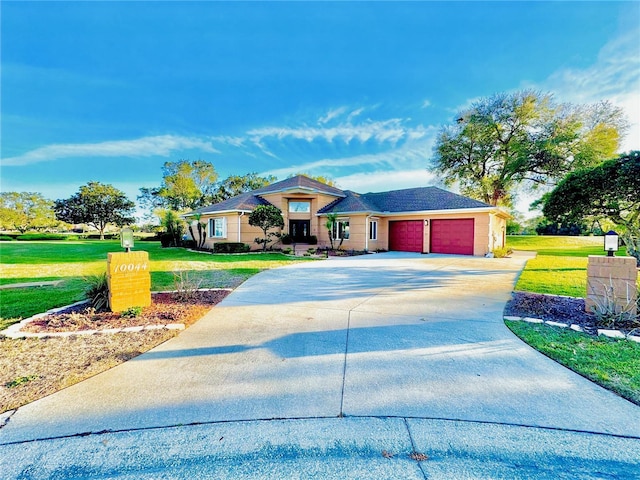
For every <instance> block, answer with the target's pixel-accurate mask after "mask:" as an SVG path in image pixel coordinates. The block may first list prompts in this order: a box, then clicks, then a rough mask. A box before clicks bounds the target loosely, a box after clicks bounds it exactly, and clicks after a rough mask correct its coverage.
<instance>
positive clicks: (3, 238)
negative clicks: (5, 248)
mask: <svg viewBox="0 0 640 480" xmlns="http://www.w3.org/2000/svg"><path fill="white" fill-rule="evenodd" d="M14 240H15V238H13V237H10V236H9V235H0V242H12V241H14Z"/></svg>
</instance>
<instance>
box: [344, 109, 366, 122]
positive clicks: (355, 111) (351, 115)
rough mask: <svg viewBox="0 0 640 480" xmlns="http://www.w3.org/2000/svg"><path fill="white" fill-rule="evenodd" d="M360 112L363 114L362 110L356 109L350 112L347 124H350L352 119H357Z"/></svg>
mask: <svg viewBox="0 0 640 480" xmlns="http://www.w3.org/2000/svg"><path fill="white" fill-rule="evenodd" d="M362 112H364V108H358V109H356V110H354V111H353V112H351V113H350V114H349V115H348V116H347V123H351V122H352V121H353V119H354V118H356V117H358V116H359V115H360V114H362Z"/></svg>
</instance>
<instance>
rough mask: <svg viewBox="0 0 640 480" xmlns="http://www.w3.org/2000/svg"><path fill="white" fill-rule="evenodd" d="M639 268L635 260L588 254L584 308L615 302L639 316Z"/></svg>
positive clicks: (591, 309) (590, 310)
mask: <svg viewBox="0 0 640 480" xmlns="http://www.w3.org/2000/svg"><path fill="white" fill-rule="evenodd" d="M637 281H638V268H637V267H636V259H635V258H633V257H603V256H598V255H589V264H588V267H587V298H586V302H585V308H586V310H587V312H589V313H591V312H593V307H595V306H596V305H598V304H600V305H602V304H603V303H604V302H606V301H614V302H615V304H616V305H619V306H620V308H622V307H628V308H629V310H630V311H629V313H630V314H631V315H632V316H633V315H637V304H636V298H637V294H638V287H637Z"/></svg>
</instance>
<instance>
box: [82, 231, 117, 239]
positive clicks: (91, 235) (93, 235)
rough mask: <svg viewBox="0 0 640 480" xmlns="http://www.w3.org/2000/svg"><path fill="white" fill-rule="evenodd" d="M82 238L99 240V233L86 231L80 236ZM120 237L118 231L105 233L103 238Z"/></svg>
mask: <svg viewBox="0 0 640 480" xmlns="http://www.w3.org/2000/svg"><path fill="white" fill-rule="evenodd" d="M82 238H86V239H87V240H100V234H99V233H88V234H85V235H83V236H82ZM119 238H120V234H119V233H105V234H104V239H105V240H117V239H119Z"/></svg>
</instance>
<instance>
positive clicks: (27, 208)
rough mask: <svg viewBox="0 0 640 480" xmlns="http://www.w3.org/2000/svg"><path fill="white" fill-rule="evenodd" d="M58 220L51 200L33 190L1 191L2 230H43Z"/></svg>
mask: <svg viewBox="0 0 640 480" xmlns="http://www.w3.org/2000/svg"><path fill="white" fill-rule="evenodd" d="M59 223H60V222H59V221H58V220H57V219H56V214H55V212H54V210H53V202H52V201H51V200H48V199H46V198H44V197H43V196H42V194H40V193H34V192H2V193H1V194H0V228H1V229H3V230H18V231H19V232H20V233H24V232H26V231H27V230H43V229H46V228H52V227H55V226H57V225H58V224H59Z"/></svg>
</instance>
